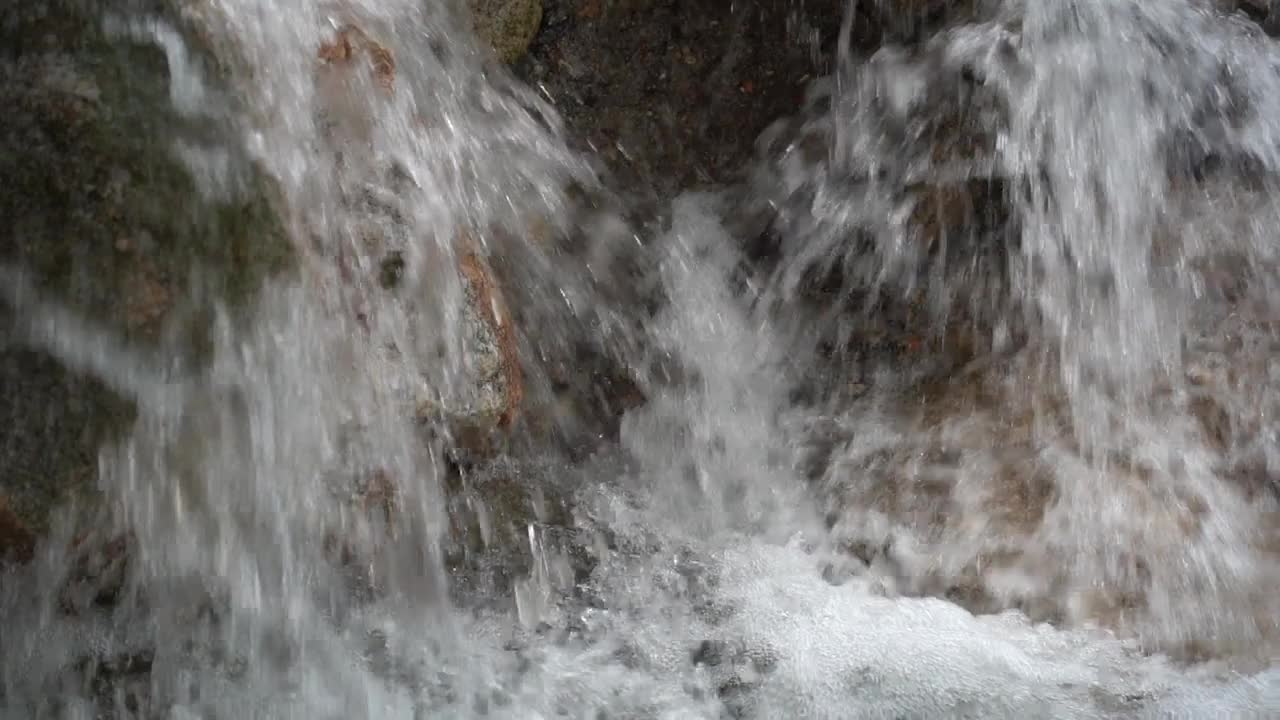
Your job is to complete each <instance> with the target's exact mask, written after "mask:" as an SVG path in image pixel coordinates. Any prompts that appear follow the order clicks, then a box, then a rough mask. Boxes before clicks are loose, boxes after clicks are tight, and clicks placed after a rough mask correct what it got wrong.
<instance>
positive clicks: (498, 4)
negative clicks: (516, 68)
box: [468, 0, 542, 63]
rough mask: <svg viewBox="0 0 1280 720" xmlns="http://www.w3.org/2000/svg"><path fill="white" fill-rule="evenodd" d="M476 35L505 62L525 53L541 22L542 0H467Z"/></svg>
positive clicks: (510, 61) (512, 60)
mask: <svg viewBox="0 0 1280 720" xmlns="http://www.w3.org/2000/svg"><path fill="white" fill-rule="evenodd" d="M468 4H469V5H470V6H471V16H472V18H473V19H474V21H475V29H476V34H477V35H479V36H480V39H481V40H483V41H484V42H486V43H487V44H488V45H489V46H490V47H492V48H493V51H494V52H495V53H496V54H497V56H498V59H499V60H501V61H502V62H504V63H513V62H515V61H517V60H519V59H520V58H521V57H523V56H524V54H525V52H526V51H527V50H528V49H529V44H530V43H531V42H533V38H534V36H535V35H536V34H537V33H538V27H539V26H540V25H541V24H542V0H468Z"/></svg>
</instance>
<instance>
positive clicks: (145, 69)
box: [0, 0, 290, 544]
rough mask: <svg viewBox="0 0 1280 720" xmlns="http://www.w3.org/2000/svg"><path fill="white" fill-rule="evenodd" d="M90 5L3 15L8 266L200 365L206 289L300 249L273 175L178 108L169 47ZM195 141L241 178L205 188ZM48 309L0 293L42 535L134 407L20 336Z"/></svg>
mask: <svg viewBox="0 0 1280 720" xmlns="http://www.w3.org/2000/svg"><path fill="white" fill-rule="evenodd" d="M91 5H92V4H89V5H86V4H85V3H80V2H72V1H65V2H63V1H58V0H55V1H53V2H41V3H29V4H20V6H21V8H20V9H19V11H18V12H15V13H13V14H9V13H7V12H6V14H5V18H4V21H3V22H2V23H0V47H3V48H4V49H3V51H0V105H3V106H4V107H5V110H6V116H5V121H4V123H3V124H2V125H0V177H4V178H5V182H4V184H3V187H0V265H4V266H7V267H8V268H13V269H19V270H21V271H23V272H25V273H26V274H27V275H28V276H29V278H30V280H31V282H32V283H33V285H35V286H36V288H37V289H38V290H39V291H40V293H41V294H42V295H43V296H45V297H47V298H49V299H51V300H52V301H54V302H56V303H57V304H59V305H62V306H65V307H66V308H67V309H68V310H69V311H71V312H72V313H74V314H75V315H77V316H80V317H84V318H87V319H89V320H91V321H93V322H94V323H96V324H99V325H101V326H104V327H105V328H107V329H108V331H109V332H111V333H113V334H115V335H117V336H118V337H120V338H122V339H123V340H124V341H125V342H126V343H128V344H131V345H139V346H144V347H147V348H149V349H160V348H162V347H163V348H164V352H166V353H169V354H171V355H172V356H173V357H175V358H181V360H182V361H183V362H185V363H192V364H197V363H199V362H201V358H202V357H203V350H204V348H205V347H206V345H205V342H204V337H205V336H206V333H207V330H208V327H209V325H208V322H209V319H210V318H209V313H208V312H207V309H208V307H209V302H208V301H209V300H210V299H212V298H221V299H225V300H228V301H229V302H230V303H231V304H232V305H238V304H239V303H243V302H245V301H247V300H248V299H249V297H250V296H251V295H252V292H253V289H254V288H256V287H257V286H258V285H259V284H260V282H261V281H262V279H263V278H264V277H266V276H268V275H270V274H272V273H274V272H278V271H279V270H281V269H282V268H284V267H287V266H288V263H289V256H290V250H289V245H288V243H287V242H286V241H285V239H284V234H283V232H282V230H281V226H280V223H279V220H278V218H277V216H276V213H275V211H274V209H273V206H272V202H273V201H272V197H273V194H272V191H271V188H270V183H269V182H267V181H266V180H265V178H264V177H262V175H261V174H259V173H257V172H256V171H255V169H254V168H253V167H252V165H251V164H250V163H249V162H248V161H247V160H246V159H245V158H244V157H243V156H241V155H238V154H237V152H236V150H235V149H234V148H231V147H227V146H219V145H218V144H217V141H216V140H215V141H213V142H212V143H211V142H210V137H211V135H210V133H209V131H210V130H211V128H209V127H204V126H202V125H201V124H200V123H199V122H196V121H192V120H190V119H189V118H180V117H179V116H178V114H177V113H176V112H175V110H174V107H173V105H172V100H171V97H170V95H169V81H170V77H169V68H168V66H167V63H166V58H165V55H164V53H163V51H161V50H160V49H159V48H157V47H154V46H151V45H147V44H146V43H145V42H142V41H136V40H133V39H127V38H118V37H112V36H109V34H108V32H107V29H106V28H105V27H104V24H103V18H102V16H101V14H100V11H99V10H98V9H97V8H96V6H91ZM184 144H186V146H187V147H197V146H198V147H203V148H206V149H209V150H210V151H211V152H213V153H215V154H218V153H222V154H223V157H224V158H225V159H226V160H227V165H228V167H233V168H236V171H235V172H233V174H236V173H237V172H238V173H239V174H240V175H243V186H241V185H240V183H239V180H236V181H234V182H233V183H232V184H234V185H236V190H235V191H230V192H227V193H224V194H221V195H218V194H216V193H215V194H210V195H206V194H203V193H202V192H201V191H200V186H199V184H198V181H197V178H196V176H195V173H194V171H193V169H192V167H191V166H190V165H188V164H187V162H186V160H184V159H183V158H182V157H181V156H180V153H179V152H177V151H176V148H177V147H179V146H182V145H184ZM237 177H239V176H237ZM6 289H8V288H6ZM206 293H207V294H206ZM197 295H200V300H196V299H195V298H196V296H197ZM35 320H36V319H35V318H33V317H29V316H28V313H27V311H26V310H14V309H13V308H11V307H9V306H8V305H6V304H4V303H3V302H2V301H0V334H3V335H4V337H5V340H7V341H10V342H7V343H0V390H2V392H0V396H3V398H4V399H3V401H2V402H0V418H2V419H3V422H0V468H3V470H2V471H0V497H4V498H5V499H6V504H7V507H8V509H7V511H6V512H7V513H8V514H9V516H11V517H10V519H11V520H12V519H13V518H16V521H17V523H18V524H20V525H21V527H24V528H26V530H27V531H29V532H30V533H33V534H34V535H35V536H39V535H41V534H42V533H43V532H44V530H45V528H46V527H47V526H48V524H49V521H50V518H51V515H52V513H53V512H54V511H55V510H56V509H57V508H59V507H63V506H65V505H66V504H67V503H68V502H69V501H71V500H74V499H77V498H79V499H88V498H90V497H91V496H92V495H93V494H94V489H95V485H96V483H95V482H94V480H95V476H96V454H97V448H98V447H99V446H100V445H101V444H102V443H104V442H108V441H110V440H111V439H113V438H115V437H118V436H120V435H121V434H122V433H124V432H126V431H127V430H128V428H129V426H130V424H131V422H132V418H133V412H132V408H131V407H130V403H129V402H128V401H127V400H125V399H124V398H122V397H119V396H117V395H115V394H113V393H112V392H110V391H108V390H107V388H106V387H105V386H104V385H102V384H100V383H98V382H96V381H93V380H90V379H88V378H86V377H82V376H80V375H78V374H77V372H75V371H73V370H71V369H69V368H67V367H64V366H62V365H61V364H60V363H59V362H58V361H57V360H55V359H54V358H52V357H50V356H48V355H45V354H43V353H41V352H37V351H34V350H30V349H27V348H26V347H23V345H22V343H23V339H24V330H25V329H27V328H28V323H29V322H33V321H35ZM8 524H9V525H12V523H8ZM24 542H25V541H24ZM20 544H21V543H20Z"/></svg>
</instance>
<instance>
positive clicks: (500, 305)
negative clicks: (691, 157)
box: [317, 26, 532, 455]
mask: <svg viewBox="0 0 1280 720" xmlns="http://www.w3.org/2000/svg"><path fill="white" fill-rule="evenodd" d="M317 54H318V56H319V57H320V59H321V61H322V62H323V64H324V69H323V70H322V71H321V73H320V75H319V78H318V82H319V83H321V86H322V88H323V92H324V97H325V107H324V110H325V111H326V113H327V114H328V115H329V117H330V119H331V120H333V121H334V123H333V125H332V127H331V137H330V140H331V141H332V142H334V144H335V145H336V146H339V147H343V148H344V149H345V150H346V151H351V149H353V148H355V147H358V145H356V144H354V143H351V142H348V141H349V140H351V139H352V138H353V137H359V133H360V132H361V128H363V127H364V126H366V125H367V124H368V123H369V122H372V121H373V119H374V118H373V116H372V109H373V107H374V104H375V103H376V102H377V98H374V97H367V96H361V92H362V91H363V90H364V89H363V88H361V86H360V84H359V82H353V80H358V78H354V77H352V76H351V75H350V71H351V70H353V69H355V68H357V67H359V66H360V65H362V64H366V65H367V69H368V70H369V71H370V72H371V73H372V76H373V78H374V80H375V81H376V83H377V85H378V90H379V91H381V92H386V93H394V92H395V85H396V62H395V58H394V57H393V56H392V54H391V53H390V52H389V51H388V50H387V49H386V47H385V46H384V45H382V44H381V43H379V42H378V40H377V39H376V38H373V37H370V36H369V35H368V34H366V33H365V32H364V31H363V30H361V29H360V28H357V27H355V26H347V27H344V28H342V29H340V30H339V31H338V32H337V33H336V35H335V37H334V39H333V40H332V41H330V42H327V43H325V44H323V45H322V46H321V47H320V48H319V49H318V51H317ZM344 133H345V134H344ZM353 133H354V135H353ZM351 204H352V205H353V206H355V207H362V206H363V207H366V208H367V209H368V210H369V214H370V215H371V217H370V218H369V220H370V222H369V223H368V229H367V231H366V232H365V233H364V235H365V237H362V238H361V240H362V242H364V243H365V244H366V245H368V246H371V247H374V248H377V250H375V253H381V260H380V261H379V262H378V263H377V267H376V269H375V271H374V272H373V273H372V274H371V275H370V276H368V277H357V275H356V271H355V270H354V267H353V266H355V265H356V264H357V263H354V262H350V261H348V260H346V259H345V257H344V255H345V254H346V253H348V252H350V251H349V250H348V249H347V248H340V249H339V251H338V252H339V255H340V257H339V263H340V264H342V267H341V268H340V274H341V276H342V277H343V279H344V281H345V282H347V283H348V284H349V285H351V286H352V288H353V292H354V293H355V294H356V295H358V296H360V297H361V298H362V302H361V305H363V306H364V307H366V308H369V310H362V311H360V312H369V311H371V309H372V308H375V307H377V305H378V302H376V301H373V300H372V299H371V298H372V296H374V295H376V294H383V295H386V294H394V293H396V292H397V291H398V290H399V285H400V279H401V276H402V274H403V272H404V259H403V257H404V256H403V253H402V251H403V249H404V248H403V243H404V242H412V241H413V239H412V238H403V237H401V236H403V235H404V230H405V228H404V227H403V223H402V222H400V220H399V218H398V217H397V216H396V212H395V210H394V209H391V208H381V207H379V204H378V203H371V202H366V201H365V199H364V198H354V199H352V200H351ZM531 231H532V230H531ZM455 243H456V245H457V247H456V250H455V252H456V255H457V264H458V273H459V275H460V277H461V280H462V283H463V288H464V292H465V302H464V308H463V331H464V333H465V336H466V343H467V348H468V350H469V353H470V355H471V358H472V360H473V362H472V363H471V366H472V367H471V370H472V371H473V374H472V376H471V377H469V378H467V380H466V381H465V382H466V384H467V386H468V387H467V388H466V392H465V393H464V395H465V396H464V398H463V399H462V401H461V403H460V405H459V406H457V407H451V408H448V409H444V408H441V407H440V406H439V404H438V403H437V402H436V400H435V398H434V397H433V396H432V397H424V398H421V399H420V400H419V402H418V412H417V415H418V418H419V419H420V420H425V421H443V422H444V423H445V424H447V425H448V427H449V430H450V432H451V435H452V437H450V441H451V443H452V444H453V445H455V446H456V447H458V448H459V449H461V450H463V451H468V452H472V453H475V454H480V455H483V454H486V453H487V451H488V449H489V446H490V442H489V441H490V440H491V436H492V434H493V433H494V432H495V431H497V430H503V429H506V428H509V427H510V426H511V425H512V423H513V422H514V421H515V419H516V417H517V415H518V414H519V412H520V409H521V405H522V401H523V398H524V383H523V371H522V368H521V364H520V358H519V353H518V348H517V344H516V332H515V327H514V326H513V323H512V319H511V314H510V312H509V311H508V309H507V304H506V300H505V297H504V294H503V292H502V289H501V287H500V286H499V284H498V282H497V279H496V277H495V275H494V273H493V271H492V269H491V268H490V267H489V264H488V261H487V260H486V258H485V257H484V255H483V254H482V253H481V251H480V245H479V243H478V242H477V241H476V240H475V238H474V237H473V236H472V235H471V234H470V233H467V232H460V233H459V234H458V235H457V236H456V239H455ZM357 252H359V250H358V249H357ZM360 320H361V321H362V324H363V325H364V326H365V327H366V328H367V327H368V326H369V320H370V318H368V317H367V316H365V317H362V318H360Z"/></svg>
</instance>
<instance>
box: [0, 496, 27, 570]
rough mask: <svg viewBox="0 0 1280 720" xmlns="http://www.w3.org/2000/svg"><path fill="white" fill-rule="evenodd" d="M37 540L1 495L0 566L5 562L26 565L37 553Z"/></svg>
mask: <svg viewBox="0 0 1280 720" xmlns="http://www.w3.org/2000/svg"><path fill="white" fill-rule="evenodd" d="M35 545H36V538H35V534H34V533H32V532H31V531H30V530H28V529H27V527H26V526H25V525H24V524H23V523H22V521H21V520H20V519H18V516H17V515H16V514H14V512H13V511H12V510H10V509H9V503H8V501H7V500H5V498H4V496H3V495H0V564H3V563H4V562H5V561H14V562H19V563H25V562H27V561H28V560H30V559H31V556H32V554H33V553H34V552H35Z"/></svg>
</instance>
